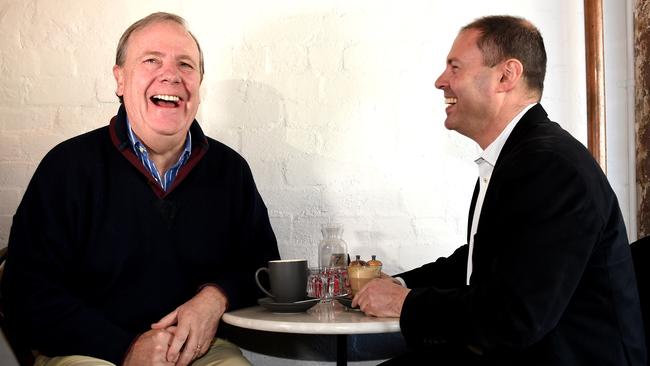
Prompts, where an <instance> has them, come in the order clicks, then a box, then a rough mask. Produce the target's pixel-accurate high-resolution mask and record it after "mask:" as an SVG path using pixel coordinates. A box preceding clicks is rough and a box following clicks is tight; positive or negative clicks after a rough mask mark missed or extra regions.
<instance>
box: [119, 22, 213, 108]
mask: <svg viewBox="0 0 650 366" xmlns="http://www.w3.org/2000/svg"><path fill="white" fill-rule="evenodd" d="M162 22H174V23H177V24H180V25H181V26H183V28H185V30H186V31H187V33H189V35H190V36H191V37H192V39H193V40H194V42H195V43H196V47H197V48H198V49H199V73H200V75H201V80H203V74H204V73H205V68H204V63H203V51H202V50H201V45H200V44H199V41H198V39H196V37H195V36H194V34H192V32H190V30H189V29H188V27H187V22H186V21H185V19H183V18H182V17H181V16H178V15H176V14H171V13H165V12H157V13H152V14H149V15H147V16H146V17H144V18H142V19H140V20H138V21H137V22H135V23H133V24H131V26H129V27H128V28H127V29H126V30H125V31H124V33H123V34H122V37H120V40H119V42H118V43H117V52H116V53H115V64H116V65H117V66H124V62H125V61H126V50H127V48H128V43H129V39H130V38H131V35H132V34H133V33H134V32H136V31H138V30H140V29H143V28H145V27H146V26H148V25H151V24H155V23H162ZM118 98H119V99H120V103H124V99H123V98H122V96H118Z"/></svg>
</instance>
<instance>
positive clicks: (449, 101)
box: [445, 98, 458, 104]
mask: <svg viewBox="0 0 650 366" xmlns="http://www.w3.org/2000/svg"><path fill="white" fill-rule="evenodd" d="M457 101H458V99H457V98H445V104H456V102H457Z"/></svg>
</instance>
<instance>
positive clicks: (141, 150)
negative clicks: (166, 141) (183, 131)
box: [126, 117, 192, 161]
mask: <svg viewBox="0 0 650 366" xmlns="http://www.w3.org/2000/svg"><path fill="white" fill-rule="evenodd" d="M126 126H127V127H128V128H127V129H126V131H127V135H128V136H129V141H130V142H131V147H132V148H133V151H134V152H135V154H136V155H137V156H141V155H142V154H147V148H146V146H144V144H143V143H142V142H141V141H140V139H139V138H138V136H136V135H135V133H134V132H133V129H132V128H131V121H129V118H128V117H127V118H126ZM191 153H192V134H191V133H190V131H189V130H188V131H187V138H186V139H185V147H184V148H183V153H182V154H181V158H180V159H179V161H180V160H181V159H187V156H190V154H191ZM147 155H148V154H147Z"/></svg>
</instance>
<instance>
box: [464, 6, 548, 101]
mask: <svg viewBox="0 0 650 366" xmlns="http://www.w3.org/2000/svg"><path fill="white" fill-rule="evenodd" d="M468 29H476V30H478V31H479V32H480V33H481V35H480V36H479V39H478V41H477V46H478V48H479V49H480V50H481V53H482V54H483V63H484V64H485V65H487V66H490V67H492V66H494V65H496V64H498V63H499V62H502V61H504V60H506V59H508V58H515V59H517V60H519V61H520V62H521V63H522V65H523V67H524V72H523V76H524V80H526V85H527V86H528V88H529V89H530V90H532V91H535V92H537V93H539V97H540V98H541V96H542V92H543V91H544V77H545V75H546V49H545V48H544V39H543V38H542V34H541V33H540V32H539V30H538V29H537V28H536V27H535V26H534V25H533V24H532V23H531V22H529V21H528V20H526V19H523V18H519V17H514V16H507V15H495V16H486V17H482V18H479V19H476V20H475V21H473V22H472V23H470V24H468V25H466V26H464V27H463V28H462V29H461V32H462V31H465V30H468Z"/></svg>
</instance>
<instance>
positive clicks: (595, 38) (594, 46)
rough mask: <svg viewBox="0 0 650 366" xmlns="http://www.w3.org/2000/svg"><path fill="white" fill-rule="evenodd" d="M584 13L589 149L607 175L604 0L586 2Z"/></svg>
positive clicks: (585, 0) (588, 0)
mask: <svg viewBox="0 0 650 366" xmlns="http://www.w3.org/2000/svg"><path fill="white" fill-rule="evenodd" d="M584 11H585V51H586V54H585V56H586V57H585V59H586V73H587V142H588V144H587V147H588V148H589V151H591V154H592V155H593V156H594V158H595V159H596V161H597V162H598V164H600V167H601V168H602V169H603V171H604V172H605V173H607V145H606V142H607V132H606V130H605V127H606V124H605V70H604V67H603V59H604V48H603V3H602V0H584Z"/></svg>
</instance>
